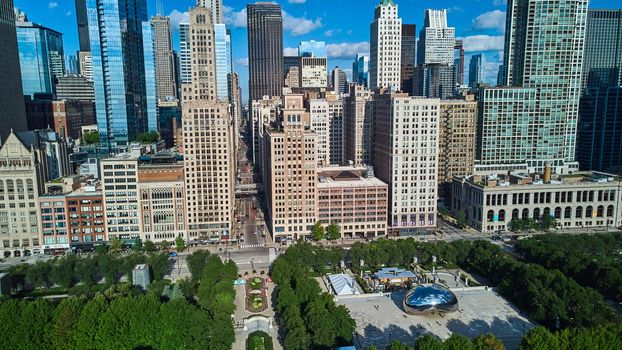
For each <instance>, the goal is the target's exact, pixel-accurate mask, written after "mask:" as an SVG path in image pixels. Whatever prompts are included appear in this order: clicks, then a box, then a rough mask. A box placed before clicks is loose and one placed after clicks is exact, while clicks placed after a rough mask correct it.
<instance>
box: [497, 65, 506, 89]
mask: <svg viewBox="0 0 622 350" xmlns="http://www.w3.org/2000/svg"><path fill="white" fill-rule="evenodd" d="M504 77H505V67H504V66H503V65H502V64H500V65H499V71H498V72H497V86H503V85H505V82H504V81H505V78H504Z"/></svg>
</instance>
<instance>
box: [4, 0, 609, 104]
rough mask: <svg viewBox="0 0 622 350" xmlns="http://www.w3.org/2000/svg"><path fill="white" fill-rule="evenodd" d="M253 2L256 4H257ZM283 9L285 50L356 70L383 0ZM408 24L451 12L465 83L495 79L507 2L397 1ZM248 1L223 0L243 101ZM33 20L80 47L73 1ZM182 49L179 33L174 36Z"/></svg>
mask: <svg viewBox="0 0 622 350" xmlns="http://www.w3.org/2000/svg"><path fill="white" fill-rule="evenodd" d="M159 1H160V2H162V5H163V8H164V11H163V12H164V14H165V15H169V16H170V17H171V19H172V22H173V23H174V24H177V23H179V22H180V21H182V20H183V18H184V16H185V13H186V12H187V10H188V8H190V7H191V6H192V5H193V4H194V3H195V0H159ZM147 2H148V4H149V14H150V15H153V14H155V13H156V0H147ZM253 2H254V1H253ZM277 2H278V3H279V4H281V6H282V8H283V11H284V21H283V26H284V38H283V47H284V48H285V51H286V53H287V52H294V51H293V50H295V48H296V47H297V46H298V43H299V42H300V41H301V40H323V41H326V43H327V45H329V46H328V56H329V70H332V68H333V67H335V66H337V65H338V66H340V67H341V68H345V69H344V70H345V71H346V72H347V73H348V74H349V73H350V72H351V66H352V60H353V58H354V56H355V54H356V53H357V52H367V51H368V50H369V24H370V23H371V21H372V20H373V16H374V8H375V6H376V4H378V2H379V0H280V1H277ZM396 2H397V4H398V6H399V10H398V11H399V15H400V17H402V21H403V23H414V24H416V25H417V31H419V29H420V28H421V25H422V23H423V14H424V11H425V9H427V8H435V9H442V8H445V9H447V10H448V15H447V17H448V22H449V25H450V26H453V27H455V28H456V35H457V36H458V37H461V38H463V39H464V41H465V50H466V54H465V79H466V72H467V71H468V62H469V60H470V56H471V55H473V54H477V53H483V54H484V55H485V57H486V76H485V79H486V81H489V82H494V81H496V72H497V66H498V65H499V64H500V62H501V59H502V56H501V55H502V51H503V24H504V21H505V7H506V0H461V1H459V0H396ZM247 3H249V1H246V0H223V5H224V7H225V18H226V20H225V21H226V23H227V24H228V25H229V26H230V27H231V29H232V40H233V58H234V64H235V70H236V71H237V72H238V73H239V74H240V83H241V85H242V89H243V93H244V95H245V96H244V99H246V96H247V94H246V91H247V87H248V82H247V81H248V66H247V64H248V58H247V57H248V53H247V41H246V4H247ZM14 4H15V6H16V7H19V8H20V9H21V10H22V11H24V12H26V14H27V15H28V18H29V20H31V21H33V22H37V23H41V24H43V25H45V26H48V27H50V28H52V29H55V30H57V31H60V32H62V33H63V34H64V36H63V40H64V45H65V53H67V54H73V53H75V51H76V50H77V49H78V38H77V29H76V18H75V8H74V0H14ZM619 7H620V5H619V1H618V0H592V1H590V8H619ZM173 37H174V42H175V46H176V47H177V45H178V32H177V30H175V32H174V34H173Z"/></svg>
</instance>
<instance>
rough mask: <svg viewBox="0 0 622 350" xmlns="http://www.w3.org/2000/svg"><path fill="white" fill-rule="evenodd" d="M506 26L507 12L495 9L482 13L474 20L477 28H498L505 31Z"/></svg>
mask: <svg viewBox="0 0 622 350" xmlns="http://www.w3.org/2000/svg"><path fill="white" fill-rule="evenodd" d="M504 27H505V12H503V11H500V10H493V11H490V12H485V13H482V14H481V15H479V16H477V17H475V19H474V20H473V28H475V29H497V30H501V31H503V28H504Z"/></svg>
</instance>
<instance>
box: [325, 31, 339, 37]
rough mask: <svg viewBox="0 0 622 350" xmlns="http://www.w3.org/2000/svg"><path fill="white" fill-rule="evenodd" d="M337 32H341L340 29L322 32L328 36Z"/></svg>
mask: <svg viewBox="0 0 622 350" xmlns="http://www.w3.org/2000/svg"><path fill="white" fill-rule="evenodd" d="M339 33H341V29H329V30H327V31H325V32H324V35H326V36H328V37H330V36H333V35H335V34H339Z"/></svg>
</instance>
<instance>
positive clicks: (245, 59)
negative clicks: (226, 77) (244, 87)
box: [235, 57, 248, 66]
mask: <svg viewBox="0 0 622 350" xmlns="http://www.w3.org/2000/svg"><path fill="white" fill-rule="evenodd" d="M235 64H237V65H238V66H248V57H242V58H236V60H235Z"/></svg>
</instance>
